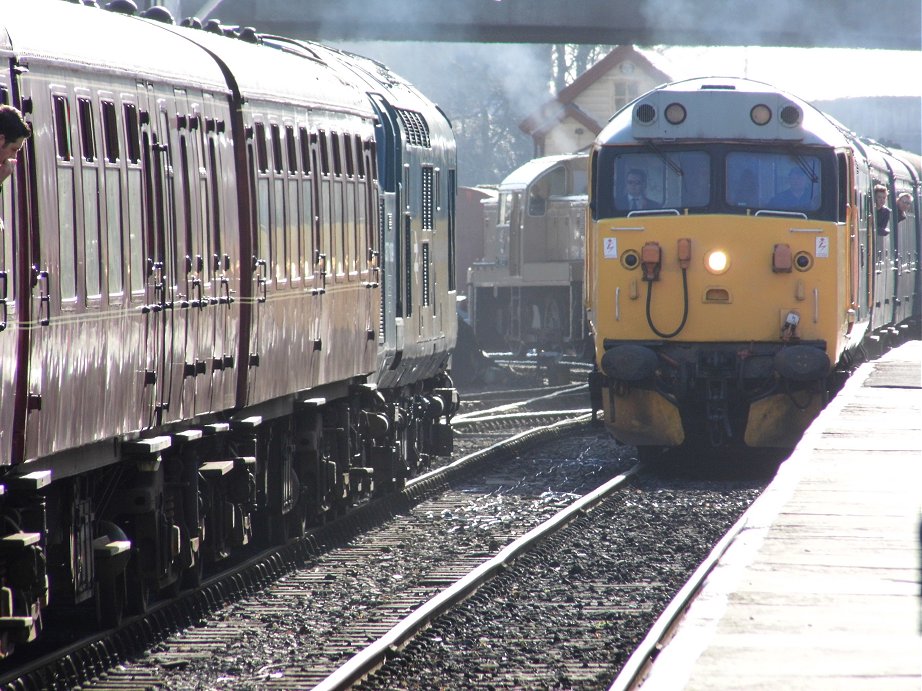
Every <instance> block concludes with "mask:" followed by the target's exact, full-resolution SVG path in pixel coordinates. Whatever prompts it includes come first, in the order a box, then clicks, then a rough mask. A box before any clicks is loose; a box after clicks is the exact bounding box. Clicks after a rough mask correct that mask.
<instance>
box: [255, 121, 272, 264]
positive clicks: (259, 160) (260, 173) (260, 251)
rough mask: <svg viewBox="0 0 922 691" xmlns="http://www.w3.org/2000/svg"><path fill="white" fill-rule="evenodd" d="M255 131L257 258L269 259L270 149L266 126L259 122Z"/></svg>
mask: <svg viewBox="0 0 922 691" xmlns="http://www.w3.org/2000/svg"><path fill="white" fill-rule="evenodd" d="M253 131H254V138H255V140H256V141H255V145H256V228H257V230H256V235H257V238H256V243H257V246H256V259H257V260H262V261H268V260H269V259H270V257H271V256H272V255H271V253H270V252H271V245H270V242H269V151H268V148H267V146H266V126H265V125H264V124H263V123H261V122H257V123H255V125H254V128H253ZM258 273H259V272H257V274H258Z"/></svg>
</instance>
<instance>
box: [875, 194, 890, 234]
mask: <svg viewBox="0 0 922 691" xmlns="http://www.w3.org/2000/svg"><path fill="white" fill-rule="evenodd" d="M874 225H875V227H876V228H877V234H878V235H889V234H890V207H889V206H887V188H886V187H884V186H883V185H874Z"/></svg>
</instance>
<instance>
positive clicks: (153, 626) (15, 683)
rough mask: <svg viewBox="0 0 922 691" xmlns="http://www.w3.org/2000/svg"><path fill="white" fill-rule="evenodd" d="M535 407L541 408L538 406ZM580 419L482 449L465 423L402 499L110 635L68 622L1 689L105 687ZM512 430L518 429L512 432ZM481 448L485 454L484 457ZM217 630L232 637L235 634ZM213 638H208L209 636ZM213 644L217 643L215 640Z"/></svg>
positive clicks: (523, 421) (525, 420)
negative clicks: (178, 639) (447, 454)
mask: <svg viewBox="0 0 922 691" xmlns="http://www.w3.org/2000/svg"><path fill="white" fill-rule="evenodd" d="M525 405H526V407H527V406H528V405H529V404H528V403H527V402H526V403H525ZM532 405H535V404H532ZM537 406H538V407H539V408H540V407H541V404H537ZM579 415H580V414H579V412H577V413H573V412H572V411H560V412H558V413H556V414H546V413H545V414H540V413H539V414H538V416H537V417H534V416H527V415H526V416H522V415H518V416H515V417H514V419H513V420H511V421H510V422H508V423H507V424H506V426H507V429H506V431H505V432H504V433H503V434H504V436H505V437H507V438H508V439H507V440H506V442H505V443H500V444H497V443H491V444H488V443H486V441H485V440H484V439H485V437H484V436H483V429H482V428H481V430H480V431H479V432H478V427H479V426H480V424H479V423H477V422H469V423H466V425H465V426H466V427H467V428H468V431H469V434H470V437H471V438H470V439H468V440H467V441H466V442H462V443H460V444H458V447H459V450H458V452H457V453H456V454H455V455H454V456H453V461H454V462H453V463H451V464H450V465H449V466H447V467H445V468H442V469H435V470H434V471H433V472H430V473H427V474H426V475H424V476H421V477H420V478H417V479H416V480H414V481H411V482H410V483H408V487H407V489H406V490H405V491H404V492H402V493H400V494H398V495H395V496H393V497H390V498H388V499H387V500H382V501H375V502H369V503H367V504H366V505H363V506H360V507H357V508H356V511H354V512H353V513H352V514H350V515H349V516H348V517H347V518H346V519H344V520H341V521H337V522H335V523H333V524H331V525H328V526H323V527H322V528H319V529H317V530H316V531H313V532H312V533H310V534H309V535H307V536H306V537H305V538H303V539H300V540H295V541H293V542H291V543H289V544H287V545H285V546H284V547H281V548H278V549H273V550H268V551H264V552H261V553H259V554H256V555H253V556H252V557H251V558H250V559H248V560H247V561H246V562H245V563H241V564H237V565H235V566H234V567H233V568H231V569H228V570H227V571H226V572H223V573H220V574H214V575H212V576H210V577H209V578H207V579H206V580H205V581H204V582H203V584H202V587H201V588H199V589H197V590H195V591H191V592H187V593H184V594H183V595H182V596H180V597H179V598H177V599H175V600H172V601H169V602H163V603H154V604H152V605H151V607H150V609H149V610H148V612H147V613H146V614H145V615H143V616H136V617H132V618H128V619H126V620H125V621H124V622H123V625H122V626H121V627H120V628H119V629H117V630H110V631H106V632H103V633H101V634H91V635H85V636H80V635H79V633H78V632H79V625H78V624H79V623H78V622H76V621H75V622H74V624H75V625H74V627H73V630H74V634H73V640H68V641H60V640H59V641H57V642H56V646H57V647H55V649H53V650H52V649H50V647H51V644H50V642H49V643H45V644H43V645H44V646H45V647H44V648H42V649H36V650H35V651H33V652H34V655H33V658H32V659H30V660H28V661H25V662H22V661H20V660H17V662H16V666H15V667H14V666H12V665H11V664H9V663H7V664H5V665H4V666H3V667H2V668H0V687H2V688H9V689H14V688H15V689H30V688H35V689H38V688H42V689H46V688H68V689H69V688H73V687H75V686H78V685H82V686H85V685H87V683H89V682H92V681H93V680H96V682H95V683H103V684H104V683H106V682H105V680H106V679H107V678H109V677H111V675H113V674H115V675H116V676H119V672H118V669H117V668H119V667H121V668H124V667H125V665H126V664H128V661H129V660H131V659H132V658H134V657H136V656H138V655H143V654H145V652H146V651H149V650H150V649H152V648H155V647H156V646H157V645H160V644H161V643H160V641H162V640H163V639H164V638H165V637H166V636H168V635H170V632H175V631H178V630H186V629H188V627H195V626H197V625H199V624H201V622H203V621H207V620H208V619H209V617H212V616H213V613H214V612H216V611H218V610H220V609H221V608H222V607H225V606H228V605H229V604H231V603H234V602H236V601H238V600H240V599H241V598H247V597H251V596H253V595H254V594H256V593H259V592H261V591H262V590H263V589H264V588H266V587H267V585H269V584H272V583H274V582H276V581H277V580H278V579H280V578H283V577H284V576H286V574H290V573H291V572H292V571H295V570H298V569H303V568H304V567H305V565H306V564H310V563H312V562H313V561H314V560H316V559H317V558H318V556H319V555H321V554H322V553H323V552H324V551H325V550H328V549H329V548H331V547H334V546H336V545H342V544H345V543H347V542H348V541H349V540H350V539H352V538H354V537H355V536H356V535H359V534H361V533H362V532H363V531H365V530H367V529H368V528H369V527H370V526H372V525H375V524H377V523H380V522H381V521H382V520H385V519H386V517H388V516H392V515H393V514H394V513H395V512H399V511H403V510H405V509H406V507H408V506H410V505H412V504H413V503H414V502H418V501H420V499H421V498H422V497H424V496H426V495H428V494H430V493H432V492H433V491H435V490H436V488H439V487H443V486H444V485H445V483H447V482H448V481H449V478H451V477H452V476H455V475H460V474H464V473H467V472H471V467H473V466H475V465H476V464H477V463H480V462H483V460H484V459H488V458H491V457H501V456H503V455H504V454H510V455H513V456H514V455H516V454H518V453H520V450H521V449H523V448H525V447H527V446H529V445H532V444H534V443H536V442H538V441H540V440H541V439H542V438H552V437H554V436H557V435H560V434H563V433H565V432H564V430H566V429H567V425H563V426H560V427H558V428H557V429H551V428H549V427H548V420H549V419H551V418H553V419H561V418H564V417H570V418H573V417H579ZM535 420H538V422H539V425H540V427H541V429H538V430H533V429H532V428H533V427H534V426H535V424H536V423H535ZM569 424H570V425H574V424H575V425H584V424H585V416H583V419H582V420H580V421H579V422H576V423H569ZM516 430H519V431H518V433H516ZM491 436H495V433H491V434H490V435H487V437H486V438H489V437H491ZM485 446H489V447H490V448H489V449H487V450H485V451H484V450H483V447H485ZM476 448H480V449H481V452H479V453H478V452H477V451H472V449H476ZM56 628H59V627H56ZM218 628H220V629H221V630H223V631H232V630H233V628H234V627H233V626H223V627H218ZM213 634H214V632H209V634H208V635H209V636H210V635H213ZM193 635H194V634H193ZM206 637H207V636H206ZM218 639H221V637H220V636H218ZM145 676H147V675H146V674H143V673H142V674H141V678H144V677H145ZM132 678H134V676H133V675H132ZM139 681H140V680H139ZM148 682H149V680H148V681H147V682H144V681H141V683H140V686H142V687H146V688H150V683H148ZM145 684H146V686H145ZM167 687H168V686H167ZM100 688H103V687H100Z"/></svg>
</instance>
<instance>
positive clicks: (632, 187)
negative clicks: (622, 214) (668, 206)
mask: <svg viewBox="0 0 922 691" xmlns="http://www.w3.org/2000/svg"><path fill="white" fill-rule="evenodd" d="M625 186H626V189H625V194H626V197H625V205H624V208H626V209H627V210H628V211H641V210H643V209H655V208H657V206H658V204H657V203H656V202H655V201H653V200H652V199H650V198H649V197H648V196H647V174H646V173H645V172H644V171H642V170H641V169H640V168H632V169H631V170H629V171H628V172H627V179H626V181H625Z"/></svg>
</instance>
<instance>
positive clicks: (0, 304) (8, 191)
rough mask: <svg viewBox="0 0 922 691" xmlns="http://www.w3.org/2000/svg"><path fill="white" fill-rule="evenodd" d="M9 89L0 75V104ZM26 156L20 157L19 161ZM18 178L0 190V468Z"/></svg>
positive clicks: (11, 359) (13, 305)
mask: <svg viewBox="0 0 922 691" xmlns="http://www.w3.org/2000/svg"><path fill="white" fill-rule="evenodd" d="M10 96H11V94H10V88H9V84H8V82H7V81H6V75H5V74H0V104H4V105H8V104H9V103H10ZM24 156H25V152H23V153H21V154H20V158H23V157H24ZM17 177H18V176H17V175H13V176H11V177H9V178H7V179H6V182H5V183H4V184H3V186H2V187H0V467H3V466H7V465H10V464H11V463H12V462H13V460H14V459H13V434H14V427H13V416H14V410H15V403H16V388H15V387H16V373H17V372H19V371H21V370H22V365H21V364H20V363H18V362H17V357H18V353H17V349H16V344H17V340H18V338H19V329H18V318H17V300H16V295H17V290H16V279H17V276H18V272H17V267H16V265H15V255H14V253H13V248H14V247H15V246H16V245H17V243H16V242H15V240H14V237H13V236H14V234H15V233H16V230H17V228H18V221H19V218H18V214H16V212H17V210H18V200H17V199H16V194H17V192H18V189H19V184H18V182H17V181H16V178H17Z"/></svg>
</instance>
